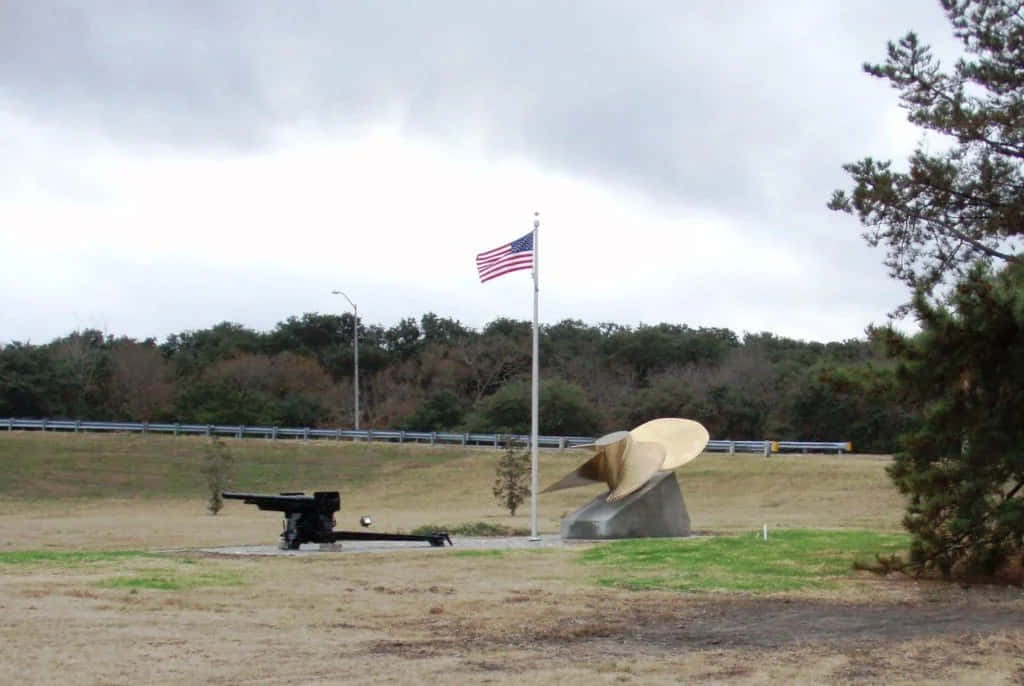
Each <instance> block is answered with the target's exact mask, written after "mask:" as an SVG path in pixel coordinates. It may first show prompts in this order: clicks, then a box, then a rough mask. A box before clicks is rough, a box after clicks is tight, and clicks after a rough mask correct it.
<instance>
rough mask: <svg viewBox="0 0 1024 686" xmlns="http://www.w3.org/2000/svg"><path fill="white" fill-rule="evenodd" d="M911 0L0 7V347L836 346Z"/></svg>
mask: <svg viewBox="0 0 1024 686" xmlns="http://www.w3.org/2000/svg"><path fill="white" fill-rule="evenodd" d="M908 29H913V30H915V31H917V32H918V33H919V35H920V36H921V38H922V40H924V41H925V42H927V43H930V44H932V45H933V46H935V47H936V48H937V49H938V52H940V54H949V55H955V54H956V51H955V47H956V46H955V45H954V44H953V42H952V38H951V36H950V31H949V28H948V24H947V22H946V20H945V17H944V16H943V14H942V12H941V9H940V8H939V6H938V4H937V2H935V1H934V0H900V2H893V1H892V0H846V1H842V0H804V1H801V2H796V1H794V2H775V3H766V2H760V1H751V2H738V1H732V0H730V1H729V2H723V1H720V0H707V1H698V0H695V1H693V2H680V1H678V0H665V1H663V2H659V1H654V0H649V1H642V2H633V1H632V0H619V1H617V2H604V1H593V2H584V1H583V0H577V1H573V2H567V1H566V2H557V1H552V0H538V1H536V2H517V1H513V0H506V1H503V2H482V1H479V0H473V1H469V0H466V1H464V2H436V1H433V2H413V1H411V0H410V1H407V2H397V1H396V2H384V1H381V2H341V1H338V2H327V1H324V2H303V1H299V2H283V1H282V2H261V1H257V0H238V2H206V1H196V2H180V1H168V2H165V3H160V2H154V3H148V2H147V3H138V2H129V1H127V0H125V1H124V2H100V1H98V0H88V1H83V2H78V3H76V2H68V3H63V2H48V1H46V0H38V1H37V0H8V1H6V2H2V3H0V293H2V300H0V342H9V341H12V340H19V341H27V342H32V343H36V344H39V343H45V342H48V341H49V340H51V339H53V338H55V337H58V336H62V335H65V334H67V333H70V332H71V331H74V330H79V329H84V328H97V329H101V330H103V331H106V332H107V333H109V334H112V335H126V336H131V337H134V338H139V339H142V338H146V337H151V336H152V337H155V338H157V339H158V340H163V339H164V338H165V337H166V336H167V335H168V334H171V333H177V332H181V331H184V330H189V329H202V328H206V327H209V326H212V325H214V324H216V323H218V322H221V321H232V322H237V323H240V324H242V325H244V326H247V327H250V328H253V329H256V330H260V331H266V330H270V329H272V328H273V327H274V325H275V324H276V323H278V322H280V321H283V320H284V319H286V318H287V317H289V316H291V315H301V314H302V313H304V312H338V313H340V312H343V311H347V310H348V309H349V306H348V303H347V302H346V301H345V300H344V299H343V298H341V297H340V296H334V295H331V290H333V289H340V290H343V291H344V292H345V293H346V294H348V296H349V297H350V298H351V299H352V300H353V301H355V302H356V304H357V305H358V307H359V313H360V316H361V317H362V318H363V321H364V323H367V324H381V325H383V326H391V325H393V324H395V323H396V322H397V321H398V320H399V319H401V318H403V317H409V316H412V317H417V318H418V317H419V316H420V315H422V314H424V313H426V312H435V313H437V314H438V315H440V316H445V317H452V318H455V319H458V320H460V321H462V322H463V323H464V324H466V325H468V326H472V327H474V328H480V327H482V326H483V325H484V324H486V323H487V322H489V321H491V320H493V319H495V318H497V317H512V318H515V319H523V320H529V319H531V318H532V312H533V311H532V306H533V297H532V283H531V280H530V276H529V272H525V271H524V272H516V273H513V274H510V275H507V276H503V277H501V278H499V279H496V280H494V281H490V282H488V283H486V284H480V283H479V281H478V278H477V274H476V269H475V265H474V258H475V255H476V253H478V252H482V251H484V250H489V249H491V248H494V247H496V246H498V245H500V244H502V243H506V242H508V241H510V240H513V239H515V238H518V237H519V236H521V235H522V234H525V233H526V232H528V231H529V230H531V228H532V218H533V213H534V212H535V211H537V212H540V218H541V229H540V240H539V252H540V320H541V322H542V323H555V322H558V321H560V320H562V319H566V318H573V319H580V320H583V321H584V322H587V323H592V324H596V323H599V322H615V323H618V324H624V325H632V326H636V325H638V324H641V323H646V324H654V323H658V322H671V323H677V324H687V325H689V326H692V327H698V326H716V327H728V328H731V329H733V330H734V331H736V332H737V333H738V334H742V333H743V332H760V331H770V332H773V333H776V334H779V335H783V336H789V337H793V338H800V339H806V340H819V341H831V340H842V339H846V338H855V337H861V336H862V335H863V331H864V328H865V326H866V325H868V324H869V323H872V322H873V323H876V324H882V323H885V321H886V314H887V312H889V311H890V310H891V309H892V308H893V307H895V306H896V305H898V304H900V303H901V302H903V301H904V300H905V299H906V298H907V293H906V291H905V289H904V287H903V286H902V285H900V284H898V283H896V282H895V281H893V280H891V279H890V278H888V276H887V275H886V271H885V268H884V267H883V266H882V258H883V254H882V251H881V249H872V248H869V247H868V246H867V245H866V244H865V243H864V241H863V239H862V238H861V237H860V233H861V230H862V229H861V227H860V225H859V224H858V223H857V222H856V220H855V219H853V218H852V217H849V216H846V215H839V214H835V213H833V212H831V211H829V210H828V209H827V208H826V207H825V205H826V202H827V201H828V199H829V196H830V195H831V192H832V190H833V189H835V188H839V187H847V186H848V185H849V183H848V181H847V177H846V176H845V174H844V173H843V172H842V170H841V165H842V164H843V163H846V162H851V161H854V160H856V159H859V158H861V157H864V156H868V155H870V156H874V157H877V158H893V159H896V160H900V161H902V160H903V159H905V157H906V155H907V153H908V152H909V151H911V150H912V148H913V146H914V145H915V143H916V141H917V140H918V137H919V134H918V132H917V131H916V130H914V129H913V128H911V127H910V125H909V124H907V123H906V121H905V116H904V113H903V112H902V110H900V109H899V108H898V107H897V102H898V101H897V94H896V93H895V92H894V91H892V90H891V89H890V88H889V87H888V86H887V85H886V84H885V83H883V82H880V81H878V80H875V79H872V78H870V77H868V76H867V75H865V74H864V73H863V72H862V71H861V64H862V63H863V62H864V61H879V60H881V59H883V57H884V54H885V43H886V41H887V40H890V39H897V38H899V37H900V36H902V35H903V34H904V33H905V32H906V31H907V30H908Z"/></svg>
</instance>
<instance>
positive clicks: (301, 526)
mask: <svg viewBox="0 0 1024 686" xmlns="http://www.w3.org/2000/svg"><path fill="white" fill-rule="evenodd" d="M221 495H223V496H224V498H227V499H233V500H241V501H243V502H245V503H246V504H248V505H255V506H256V507H258V508H260V509H261V510H271V511H273V512H282V513H284V531H282V532H281V550H298V549H299V546H300V545H302V544H303V543H336V542H337V541H425V542H427V543H429V544H430V545H432V546H434V547H435V548H436V547H439V546H443V545H444V544H445V541H447V542H448V545H451V544H452V539H451V538H449V536H448V533H447V532H446V531H434V532H431V533H428V534H423V535H416V534H378V533H374V532H370V531H335V530H334V513H335V512H337V511H338V510H339V509H341V496H340V495H339V494H338V492H337V491H317V492H316V493H314V494H313V495H305V494H304V493H301V492H298V493H280V494H278V495H273V494H265V493H228V492H225V493H222V494H221Z"/></svg>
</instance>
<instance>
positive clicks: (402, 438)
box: [398, 429, 405, 443]
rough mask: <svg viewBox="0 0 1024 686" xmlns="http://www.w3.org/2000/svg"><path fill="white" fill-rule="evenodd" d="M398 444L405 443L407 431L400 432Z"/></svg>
mask: <svg viewBox="0 0 1024 686" xmlns="http://www.w3.org/2000/svg"><path fill="white" fill-rule="evenodd" d="M398 442H399V443H405V429H402V430H401V431H399V432H398Z"/></svg>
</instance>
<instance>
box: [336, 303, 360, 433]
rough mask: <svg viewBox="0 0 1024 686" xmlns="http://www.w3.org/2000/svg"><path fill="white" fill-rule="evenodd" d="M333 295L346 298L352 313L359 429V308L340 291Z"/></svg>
mask: <svg viewBox="0 0 1024 686" xmlns="http://www.w3.org/2000/svg"><path fill="white" fill-rule="evenodd" d="M331 293H332V294H333V295H340V296H341V297H343V298H345V300H348V304H349V305H351V306H352V313H353V320H354V321H353V324H352V354H353V357H354V358H355V382H354V385H355V388H356V409H355V419H356V422H355V424H356V431H359V308H358V307H356V304H355V303H354V302H352V298H350V297H348V296H347V295H345V294H344V293H342V292H341V291H331Z"/></svg>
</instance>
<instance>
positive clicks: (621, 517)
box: [562, 472, 690, 539]
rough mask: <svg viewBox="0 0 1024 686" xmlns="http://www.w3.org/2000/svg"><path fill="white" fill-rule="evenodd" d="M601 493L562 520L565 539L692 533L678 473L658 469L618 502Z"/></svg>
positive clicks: (656, 536) (646, 536)
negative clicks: (635, 489) (639, 486)
mask: <svg viewBox="0 0 1024 686" xmlns="http://www.w3.org/2000/svg"><path fill="white" fill-rule="evenodd" d="M607 497H608V493H602V494H601V495H599V496H597V497H596V498H594V499H593V500H591V501H590V502H589V503H587V504H586V505H584V506H583V507H581V508H580V509H578V510H576V511H575V512H573V513H572V514H571V515H569V516H568V517H566V518H565V519H563V520H562V538H563V539H573V538H576V539H579V538H583V539H605V538H663V537H675V536H689V535H690V513H689V512H687V511H686V503H685V502H683V492H682V491H681V490H680V489H679V482H678V481H677V480H676V475H675V472H659V473H657V474H655V475H654V476H653V477H652V478H651V480H650V481H648V482H647V483H646V484H645V485H644V487H643V488H641V489H640V490H639V491H636V492H635V493H631V494H629V495H628V496H626V497H625V498H623V499H622V500H619V501H618V502H614V503H609V502H607V500H606V498H607Z"/></svg>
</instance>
